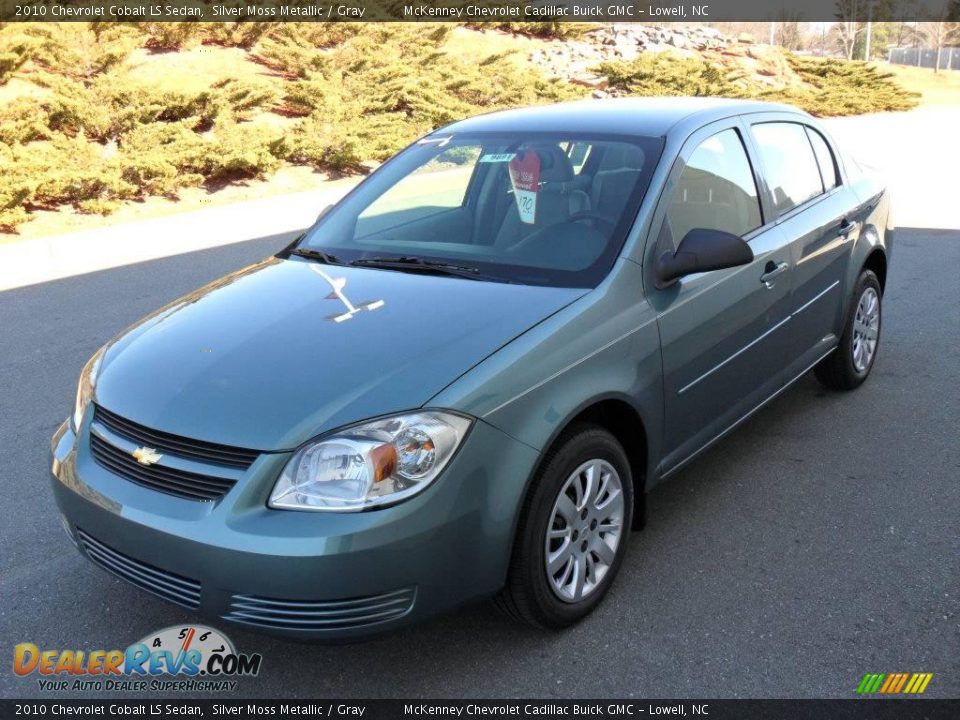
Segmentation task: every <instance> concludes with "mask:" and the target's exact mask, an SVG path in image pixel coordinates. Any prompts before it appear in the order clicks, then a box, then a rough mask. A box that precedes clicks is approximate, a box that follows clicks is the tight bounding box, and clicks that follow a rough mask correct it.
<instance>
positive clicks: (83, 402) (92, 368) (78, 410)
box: [73, 346, 106, 431]
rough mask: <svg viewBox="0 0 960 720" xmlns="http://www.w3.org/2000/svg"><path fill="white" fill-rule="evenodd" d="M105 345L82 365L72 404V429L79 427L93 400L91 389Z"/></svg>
mask: <svg viewBox="0 0 960 720" xmlns="http://www.w3.org/2000/svg"><path fill="white" fill-rule="evenodd" d="M104 350H106V346H104V347H102V348H100V349H99V350H97V351H96V352H95V353H94V354H93V357H92V358H90V359H89V360H88V361H87V364H86V365H84V366H83V372H81V373H80V382H79V384H78V385H77V401H76V403H74V406H73V429H74V430H75V431H77V430H79V429H80V423H81V422H83V414H84V413H85V412H86V411H87V405H89V404H90V401H91V400H93V390H94V388H95V387H96V386H97V373H98V372H99V371H100V361H101V360H103V352H104Z"/></svg>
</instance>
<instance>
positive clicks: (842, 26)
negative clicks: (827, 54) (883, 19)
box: [835, 0, 864, 60]
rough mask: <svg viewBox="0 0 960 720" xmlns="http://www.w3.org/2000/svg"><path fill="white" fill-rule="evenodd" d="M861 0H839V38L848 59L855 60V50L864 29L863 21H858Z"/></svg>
mask: <svg viewBox="0 0 960 720" xmlns="http://www.w3.org/2000/svg"><path fill="white" fill-rule="evenodd" d="M861 11H862V8H861V7H860V0H837V18H838V19H839V20H840V22H838V23H837V24H836V25H835V28H836V31H837V40H838V42H839V44H840V48H841V50H843V54H844V57H846V58H847V60H853V51H854V49H855V48H856V47H857V37H858V36H859V35H860V33H861V32H862V31H863V27H864V26H863V23H861V22H858V21H857V14H858V12H861Z"/></svg>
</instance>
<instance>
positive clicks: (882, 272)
mask: <svg viewBox="0 0 960 720" xmlns="http://www.w3.org/2000/svg"><path fill="white" fill-rule="evenodd" d="M864 270H872V271H873V274H874V275H876V276H877V280H879V281H880V293H881V294H883V293H885V292H886V291H887V254H886V253H885V252H884V251H883V248H882V247H880V246H879V245H877V246H876V247H874V248H873V250H871V251H870V253H869V254H868V255H867V257H866V259H865V260H864V261H863V266H862V267H861V269H860V272H863V271H864ZM858 274H859V273H858Z"/></svg>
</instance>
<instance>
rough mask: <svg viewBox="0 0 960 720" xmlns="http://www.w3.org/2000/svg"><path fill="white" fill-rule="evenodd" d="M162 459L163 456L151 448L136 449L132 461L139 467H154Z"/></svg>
mask: <svg viewBox="0 0 960 720" xmlns="http://www.w3.org/2000/svg"><path fill="white" fill-rule="evenodd" d="M162 457H163V455H161V454H160V453H158V452H157V451H156V450H154V449H153V448H148V447H138V448H137V449H136V450H134V451H133V459H134V460H136V461H137V462H138V463H140V464H141V465H156V464H157V463H158V462H160V458H162Z"/></svg>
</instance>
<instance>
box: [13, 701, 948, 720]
mask: <svg viewBox="0 0 960 720" xmlns="http://www.w3.org/2000/svg"><path fill="white" fill-rule="evenodd" d="M149 716H156V717H162V718H167V717H171V716H173V717H187V716H190V717H206V718H211V717H213V718H230V717H236V718H253V717H267V716H273V717H277V718H282V717H292V718H366V719H370V718H373V719H374V720H376V719H377V718H507V717H513V718H530V717H534V718H540V717H549V718H557V717H561V718H667V717H670V718H675V717H687V718H709V720H751V719H752V718H769V719H770V720H774V719H776V720H792V719H793V718H797V719H798V720H800V719H803V720H811V719H817V720H819V719H820V718H844V719H848V720H860V719H862V720H912V719H913V718H917V719H918V720H920V719H921V718H922V719H924V720H941V718H942V719H943V720H956V718H960V700H920V699H911V700H893V699H882V700H880V699H876V700H865V699H864V700H860V699H857V700H369V701H365V700H298V701H295V702H294V701H287V700H230V701H223V700H23V701H19V700H0V718H8V717H10V718H13V717H135V718H136V717H149Z"/></svg>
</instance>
